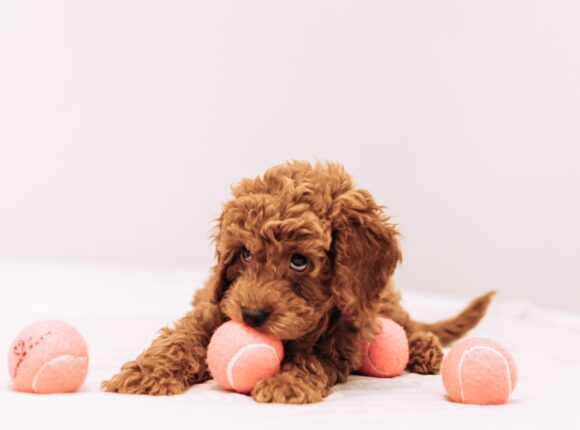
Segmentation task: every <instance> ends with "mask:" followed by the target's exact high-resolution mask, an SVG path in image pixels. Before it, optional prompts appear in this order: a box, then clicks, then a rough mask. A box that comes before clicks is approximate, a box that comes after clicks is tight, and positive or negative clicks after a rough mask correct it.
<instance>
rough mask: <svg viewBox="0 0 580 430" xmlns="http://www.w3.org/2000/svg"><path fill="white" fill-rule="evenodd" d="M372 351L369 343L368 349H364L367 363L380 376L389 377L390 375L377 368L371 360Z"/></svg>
mask: <svg viewBox="0 0 580 430" xmlns="http://www.w3.org/2000/svg"><path fill="white" fill-rule="evenodd" d="M370 349H371V344H370V343H367V345H366V348H365V349H364V354H365V358H366V361H367V363H368V364H369V366H370V367H371V368H372V369H373V370H374V371H375V372H376V373H378V374H379V375H383V376H389V374H388V373H387V372H385V371H383V370H381V369H379V368H378V367H376V366H375V363H373V360H371V353H370Z"/></svg>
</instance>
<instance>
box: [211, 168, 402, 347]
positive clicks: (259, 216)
mask: <svg viewBox="0 0 580 430" xmlns="http://www.w3.org/2000/svg"><path fill="white" fill-rule="evenodd" d="M233 196H234V198H233V199H232V200H231V201H229V202H228V203H226V204H225V206H224V209H223V213H222V214H221V216H220V218H219V220H218V226H217V229H216V234H215V242H216V256H217V264H216V266H215V267H214V273H213V277H212V283H211V284H212V288H213V300H214V301H215V302H218V303H219V306H220V308H221V309H222V312H223V313H224V314H225V315H226V316H227V317H229V318H231V319H233V320H237V321H244V322H245V323H246V324H248V325H251V326H254V327H256V328H257V329H258V330H261V331H263V332H265V333H267V334H270V335H272V336H274V337H277V338H279V339H283V340H293V339H298V338H303V337H306V336H307V335H308V334H313V333H318V334H321V333H322V332H324V331H325V330H326V328H327V327H328V324H329V320H330V316H331V315H340V316H341V317H343V318H347V319H348V320H350V321H351V323H352V325H353V326H354V328H357V327H358V326H359V325H360V324H363V323H362V322H360V323H359V322H358V320H360V319H362V318H363V317H362V315H364V314H365V313H369V310H370V308H371V306H372V303H373V302H374V301H375V300H376V299H377V297H378V295H379V293H380V291H381V289H382V288H383V287H384V286H385V285H386V282H387V281H388V278H389V277H390V276H391V274H392V272H393V270H394V269H395V266H396V264H397V262H398V261H399V259H400V253H399V248H398V245H397V241H396V236H397V234H396V232H395V230H394V228H393V227H392V226H391V225H390V224H389V223H388V222H387V221H388V220H387V218H386V217H385V216H384V215H383V214H382V212H381V208H380V207H379V206H377V205H376V203H375V202H374V201H373V199H372V197H371V195H370V194H369V193H368V192H367V191H365V190H360V189H354V188H353V186H352V181H351V178H350V176H349V175H347V174H346V173H345V172H344V170H343V169H342V167H341V166H338V165H335V164H317V165H315V166H312V165H310V164H309V163H305V162H293V163H288V164H285V165H282V166H277V167H274V168H271V169H269V170H268V171H267V172H266V173H265V174H264V176H263V177H258V178H255V179H245V180H242V181H241V182H240V184H239V185H237V186H236V187H235V188H234V189H233Z"/></svg>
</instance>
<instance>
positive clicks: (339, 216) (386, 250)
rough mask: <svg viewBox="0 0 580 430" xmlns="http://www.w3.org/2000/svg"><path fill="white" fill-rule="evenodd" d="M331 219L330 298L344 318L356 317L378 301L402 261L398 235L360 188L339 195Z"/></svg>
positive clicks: (369, 197)
mask: <svg viewBox="0 0 580 430" xmlns="http://www.w3.org/2000/svg"><path fill="white" fill-rule="evenodd" d="M331 218H332V229H333V240H332V248H331V256H332V258H333V274H332V281H331V290H332V295H333V297H334V300H335V303H336V306H337V308H338V309H339V310H340V311H341V313H342V314H343V315H345V316H346V317H356V315H357V314H359V313H360V312H364V311H366V310H368V309H369V308H370V305H371V303H373V302H374V301H375V300H376V299H377V298H378V296H379V294H380V292H381V290H382V289H383V288H384V287H385V285H386V284H387V281H388V280H389V278H390V276H391V275H392V274H393V272H394V270H395V267H396V266H397V263H398V262H399V261H400V260H401V252H400V250H399V245H398V243H397V236H398V234H397V231H396V230H395V228H394V226H393V225H391V224H389V222H388V217H386V216H385V215H384V214H383V212H382V208H381V207H380V206H378V205H377V204H376V203H375V202H374V200H373V198H372V196H371V195H370V193H369V192H368V191H366V190H362V189H356V190H350V191H347V192H345V193H343V194H341V195H340V196H338V197H337V198H336V199H335V201H334V204H333V208H332V216H331Z"/></svg>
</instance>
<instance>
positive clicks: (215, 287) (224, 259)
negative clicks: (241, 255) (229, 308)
mask: <svg viewBox="0 0 580 430" xmlns="http://www.w3.org/2000/svg"><path fill="white" fill-rule="evenodd" d="M216 257H217V263H216V264H215V265H214V266H213V268H212V269H211V275H210V277H209V279H208V280H207V283H206V285H205V289H207V290H208V293H209V294H210V300H211V301H212V302H213V303H216V304H217V303H219V302H220V301H221V299H222V298H223V296H224V294H225V293H226V291H227V290H228V287H229V286H230V284H231V283H232V279H231V278H230V276H228V275H230V274H228V268H229V267H230V265H231V264H232V262H233V261H234V260H235V258H236V254H235V253H234V252H232V251H227V252H223V253H220V252H219V250H218V251H216Z"/></svg>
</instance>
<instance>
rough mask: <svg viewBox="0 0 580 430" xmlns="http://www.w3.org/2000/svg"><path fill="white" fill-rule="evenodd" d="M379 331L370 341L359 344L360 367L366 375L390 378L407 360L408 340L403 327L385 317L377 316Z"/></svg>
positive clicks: (395, 374) (400, 370)
mask: <svg viewBox="0 0 580 430" xmlns="http://www.w3.org/2000/svg"><path fill="white" fill-rule="evenodd" d="M378 322H379V324H380V332H379V333H378V334H377V335H376V336H375V339H374V340H373V341H372V342H366V341H365V342H363V344H362V345H361V367H360V369H359V372H360V373H361V374H363V375H366V376H375V377H378V378H392V377H394V376H398V375H400V374H401V372H402V371H403V370H405V367H407V363H408V362H409V342H408V340H407V334H406V333H405V330H404V329H403V327H401V326H400V325H399V324H397V323H396V322H394V321H393V320H390V319H387V318H378Z"/></svg>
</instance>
